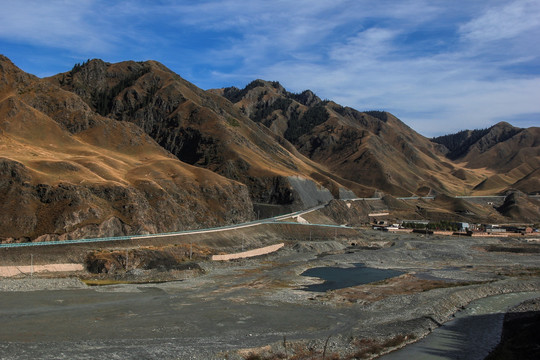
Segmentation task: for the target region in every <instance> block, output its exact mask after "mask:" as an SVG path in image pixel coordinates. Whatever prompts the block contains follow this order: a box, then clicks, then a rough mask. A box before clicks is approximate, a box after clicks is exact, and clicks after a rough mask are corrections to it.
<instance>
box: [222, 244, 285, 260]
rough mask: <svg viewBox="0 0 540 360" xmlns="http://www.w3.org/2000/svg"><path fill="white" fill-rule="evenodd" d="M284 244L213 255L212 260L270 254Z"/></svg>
mask: <svg viewBox="0 0 540 360" xmlns="http://www.w3.org/2000/svg"><path fill="white" fill-rule="evenodd" d="M283 246H285V244H284V243H280V244H276V245H270V246H265V247H262V248H258V249H253V250H248V251H244V252H240V253H236V254H224V255H212V260H221V261H223V260H233V259H244V258H250V257H254V256H260V255H265V254H270V253H272V252H274V251H278V250H279V249H281V248H282V247H283Z"/></svg>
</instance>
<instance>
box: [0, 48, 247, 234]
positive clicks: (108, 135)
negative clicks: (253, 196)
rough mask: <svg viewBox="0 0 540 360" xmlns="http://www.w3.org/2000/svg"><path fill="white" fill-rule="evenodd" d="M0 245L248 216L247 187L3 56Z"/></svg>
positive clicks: (172, 228)
mask: <svg viewBox="0 0 540 360" xmlns="http://www.w3.org/2000/svg"><path fill="white" fill-rule="evenodd" d="M0 198H1V199H2V201H1V202H0V240H1V241H28V240H35V239H38V240H54V239H68V238H81V237H94V236H113V235H125V234H135V233H137V234H140V233H153V232H165V231H175V230H180V229H186V228H196V227H200V226H213V225H220V224H226V223H233V222H240V221H246V220H249V219H252V218H253V216H254V215H253V207H252V203H251V200H250V198H249V194H248V189H247V188H246V187H245V186H244V185H243V184H241V183H239V182H237V181H234V180H229V179H226V178H224V177H222V176H219V175H218V174H216V173H213V172H211V171H208V170H204V169H201V168H198V167H194V166H191V165H188V164H185V163H182V162H181V161H179V160H178V159H177V158H176V157H174V156H173V155H171V154H170V153H169V152H167V151H166V150H164V149H163V148H161V147H160V146H159V145H158V144H157V143H156V142H155V141H154V140H152V139H151V138H150V137H149V136H148V135H147V134H145V133H144V131H142V130H141V129H140V128H139V127H138V126H137V125H135V124H132V123H129V122H119V121H116V120H111V119H108V118H105V117H102V116H100V115H99V114H97V113H96V112H94V111H93V110H92V109H91V107H89V106H88V105H87V104H86V103H85V102H84V101H82V100H81V98H80V97H79V96H77V95H75V94H73V93H71V92H68V91H65V90H62V89H61V88H60V87H59V86H56V85H54V84H52V83H51V82H50V81H45V80H42V79H38V78H36V77H34V76H32V75H29V74H26V73H24V72H23V71H21V70H20V69H18V68H17V67H16V66H15V65H13V64H12V63H11V61H9V59H7V58H5V57H0Z"/></svg>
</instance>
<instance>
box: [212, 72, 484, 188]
mask: <svg viewBox="0 0 540 360" xmlns="http://www.w3.org/2000/svg"><path fill="white" fill-rule="evenodd" d="M212 91H213V92H215V93H217V94H221V95H222V96H224V97H225V98H227V99H229V100H231V101H232V102H234V104H235V106H236V107H237V108H238V109H240V111H242V112H244V113H245V114H246V115H247V116H249V117H250V119H252V120H253V121H254V122H256V123H260V124H263V125H265V126H266V127H267V128H268V129H270V130H271V131H272V132H274V133H275V134H276V135H280V136H283V137H284V138H286V139H287V140H288V141H290V142H291V143H292V144H293V145H294V146H295V147H296V148H297V149H298V151H299V152H300V153H302V154H303V155H305V156H306V157H308V158H310V159H311V160H313V161H316V162H318V163H321V164H324V165H325V166H326V167H328V168H329V169H330V170H331V171H332V172H334V173H336V174H338V175H339V176H341V177H343V178H345V179H347V180H350V181H353V182H356V183H359V184H362V185H364V186H366V187H370V188H375V189H377V190H380V191H383V192H386V193H390V194H393V195H400V196H409V195H412V194H417V195H428V194H437V193H452V194H459V193H464V192H467V191H468V190H470V189H471V188H472V187H473V186H474V184H475V182H479V181H480V178H479V177H478V176H477V175H476V174H474V173H471V172H469V171H468V170H467V169H460V168H458V167H456V166H455V165H454V164H453V163H452V162H451V161H449V160H448V159H446V158H445V157H444V152H443V150H444V147H442V146H440V145H438V144H434V143H432V142H431V141H430V140H429V139H427V138H425V137H423V136H421V135H420V134H418V133H416V132H415V131H414V130H412V129H411V128H409V127H408V126H407V125H405V124H404V123H403V122H401V121H400V120H399V119H397V118H396V117H395V116H393V115H392V114H390V113H387V112H382V111H368V112H360V111H357V110H355V109H352V108H348V107H342V106H340V105H338V104H336V103H334V102H331V101H322V100H321V99H319V98H318V97H317V96H316V95H315V94H313V93H312V92H311V91H309V90H306V91H304V92H302V93H301V94H292V93H290V92H288V91H286V90H285V89H284V88H283V87H282V86H281V85H280V84H279V83H277V82H267V81H263V80H256V81H253V82H252V83H250V84H249V85H247V86H246V87H245V88H244V89H242V90H240V89H237V88H225V89H219V90H212ZM457 170H460V171H461V172H464V173H466V175H465V178H466V179H465V181H464V179H463V178H457V177H456V176H454V175H453V172H454V171H457Z"/></svg>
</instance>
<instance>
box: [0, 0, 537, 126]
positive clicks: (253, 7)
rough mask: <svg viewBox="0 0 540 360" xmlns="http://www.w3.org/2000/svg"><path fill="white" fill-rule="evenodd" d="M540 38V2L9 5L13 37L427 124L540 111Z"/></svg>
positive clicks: (2, 17) (483, 121)
mask: <svg viewBox="0 0 540 360" xmlns="http://www.w3.org/2000/svg"><path fill="white" fill-rule="evenodd" d="M195 36H202V38H200V39H199V38H194V37H195ZM205 36H206V37H205ZM423 36H427V37H428V38H429V40H426V42H425V43H421V42H418V43H417V42H416V41H417V40H418V39H419V38H422V37H423ZM538 38H540V3H539V2H538V1H536V0H534V1H529V0H519V1H507V0H499V1H493V2H482V3H479V2H463V3H460V6H459V7H456V5H455V2H453V1H437V2H433V1H427V0H408V1H399V2H396V1H385V0H380V1H367V0H339V1H332V2H330V1H326V0H324V1H323V0H298V1H294V2H290V1H286V0H278V1H256V0H251V1H238V0H223V1H196V2H192V1H161V2H159V3H153V2H144V1H121V2H113V3H112V5H111V2H109V1H100V0H94V1H92V0H81V1H76V2H71V1H59V0H56V1H46V2H45V1H26V2H22V1H11V2H7V3H6V4H3V11H2V13H0V39H4V40H7V41H12V42H20V43H27V44H33V45H39V46H45V47H50V48H54V49H62V50H65V51H66V52H67V53H68V54H69V55H70V56H73V55H81V54H85V55H84V56H85V58H86V54H88V57H103V56H105V57H108V58H109V59H110V58H111V57H112V58H114V59H118V60H127V59H133V58H134V57H138V58H139V59H141V58H143V59H156V58H157V59H158V60H160V61H162V62H164V63H165V65H167V66H168V67H170V68H172V69H173V70H176V71H178V72H179V73H180V75H181V76H185V75H186V72H188V73H190V80H191V81H193V82H194V83H195V84H196V85H198V86H202V87H216V86H229V85H232V84H235V85H242V83H244V84H247V83H248V82H249V81H251V80H253V79H255V78H263V79H268V80H278V81H280V82H281V83H282V84H284V86H286V87H287V88H288V89H289V90H290V91H302V90H304V89H307V88H309V89H312V90H314V91H315V92H316V93H317V94H318V95H319V96H321V97H323V98H329V99H332V100H335V101H336V102H339V103H341V104H343V105H346V106H352V107H355V108H358V109H359V110H366V109H381V110H389V111H392V112H394V113H395V115H396V116H398V117H400V118H402V119H403V120H404V121H406V122H407V123H408V124H410V125H411V126H412V127H413V128H415V129H416V130H417V131H420V132H422V133H424V134H433V133H435V132H439V133H440V132H448V131H454V130H458V129H462V128H475V127H484V126H486V125H489V122H490V121H491V122H493V121H495V119H497V120H500V119H501V117H504V116H508V117H515V115H516V114H519V113H533V114H534V113H540V108H539V106H540V105H537V104H538V103H540V102H538V101H537V99H535V98H534V97H535V94H536V95H537V94H538V93H540V84H539V80H538V79H539V78H538V74H537V73H535V72H534V71H532V72H531V73H529V72H528V70H527V68H526V67H524V66H525V65H524V64H534V63H535V62H536V63H537V62H538V58H539V57H540V46H538V45H537V41H538V40H537V39H538ZM190 41H191V42H190ZM207 42H208V44H212V45H207ZM186 43H187V44H191V45H186ZM189 46H192V47H191V48H190V47H189ZM435 48H437V49H438V50H437V51H435ZM187 54H189V56H188V55H187ZM7 55H8V54H7ZM201 68H202V69H204V71H199V70H197V69H201ZM508 68H519V71H517V72H512V71H509V70H508ZM536 71H538V70H536ZM192 74H198V75H192ZM536 97H537V96H536Z"/></svg>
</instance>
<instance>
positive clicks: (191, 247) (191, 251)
mask: <svg viewBox="0 0 540 360" xmlns="http://www.w3.org/2000/svg"><path fill="white" fill-rule="evenodd" d="M192 256H193V242H191V243H189V260H191V257H192Z"/></svg>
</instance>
